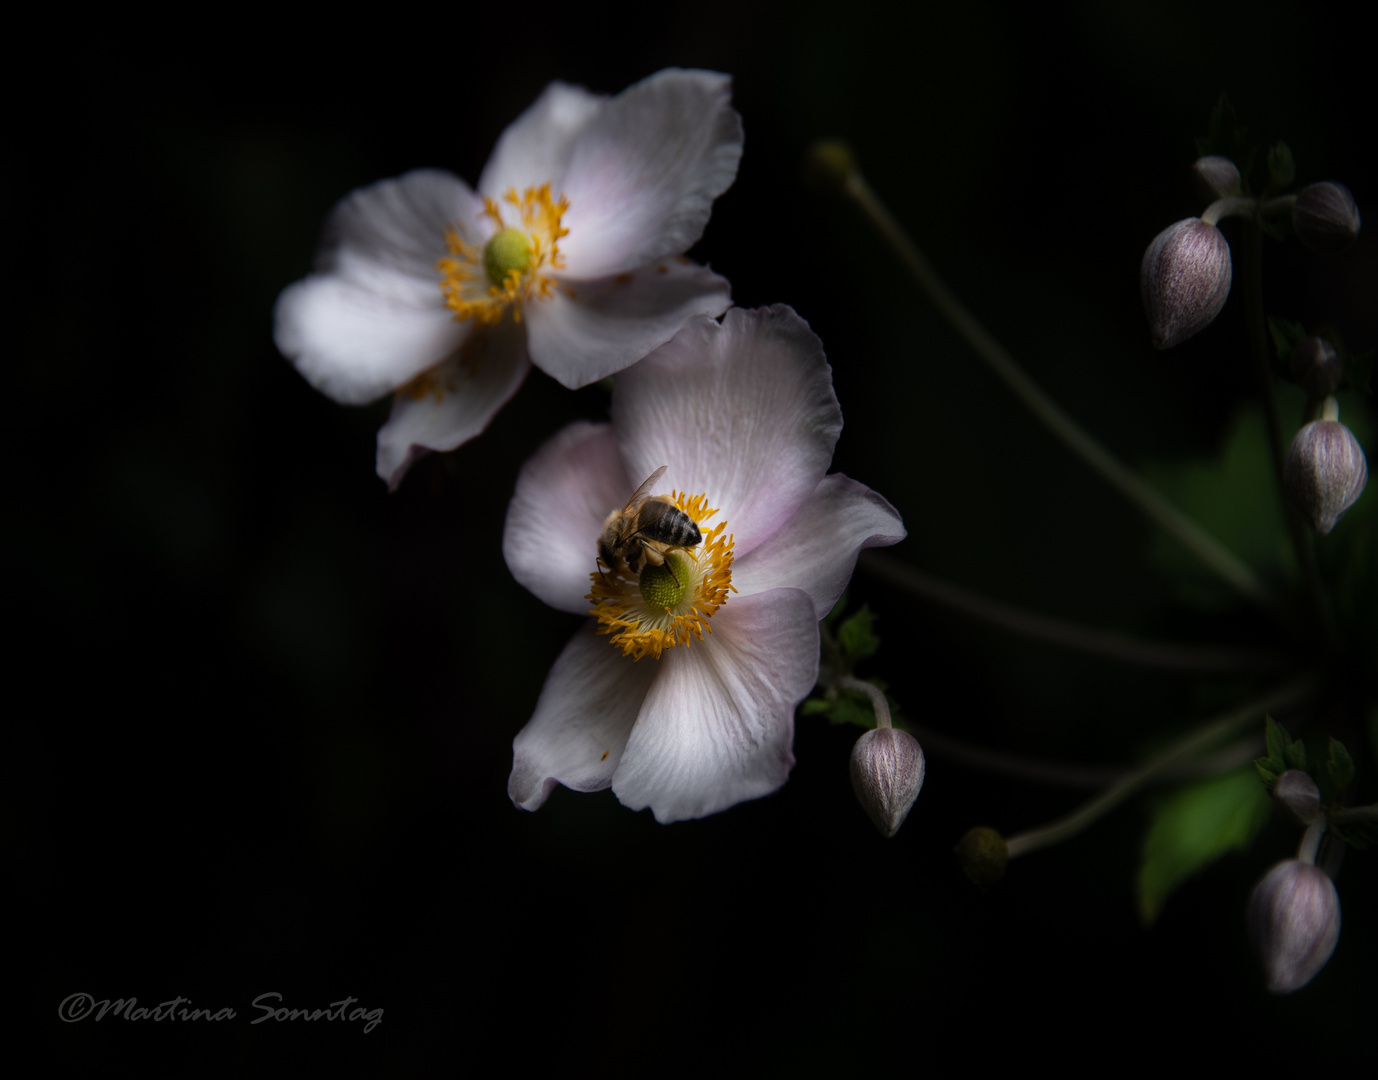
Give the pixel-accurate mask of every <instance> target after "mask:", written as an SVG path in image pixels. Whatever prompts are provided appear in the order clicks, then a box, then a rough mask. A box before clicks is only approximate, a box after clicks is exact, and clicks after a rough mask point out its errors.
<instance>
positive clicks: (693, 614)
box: [585, 492, 737, 660]
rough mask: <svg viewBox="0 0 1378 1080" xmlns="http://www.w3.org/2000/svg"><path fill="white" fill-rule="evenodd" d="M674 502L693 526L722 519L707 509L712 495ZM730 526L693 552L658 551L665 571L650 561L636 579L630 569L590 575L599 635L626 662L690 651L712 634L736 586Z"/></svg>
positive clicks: (675, 496) (675, 497) (710, 534)
mask: <svg viewBox="0 0 1378 1080" xmlns="http://www.w3.org/2000/svg"><path fill="white" fill-rule="evenodd" d="M670 498H671V501H672V502H674V504H675V505H676V506H677V507H679V508H680V509H681V510H683V511H684V512H685V513H686V514H688V515H689V517H690V518H691V519H692V520H693V522H694V524H696V525H701V524H702V522H704V521H706V520H707V519H708V518H710V517H712V516H713V515H714V514H716V513H717V510H715V509H710V508H709V507H708V496H707V495H696V496H694V497H693V498H689V497H687V496H685V495H682V494H679V493H677V492H672V493H671V496H670ZM726 528H727V523H726V522H719V523H718V524H717V525H715V526H713V528H712V529H709V530H706V531H705V530H701V531H702V532H703V540H702V542H701V543H699V544H697V545H695V546H694V547H691V548H671V549H667V550H664V551H660V549H659V548H657V549H656V550H657V551H659V553H660V554H661V555H662V556H663V558H664V565H661V566H653V565H651V564H650V561H649V559H648V560H647V565H646V566H644V567H643V568H642V570H641V573H640V574H639V575H637V576H635V577H633V576H632V575H631V574H630V573H629V572H628V571H627V570H626V568H625V565H623V566H621V567H619V568H618V569H616V570H604V571H595V572H594V573H592V574H590V575H589V580H590V581H591V582H592V583H593V590H592V592H590V593H589V594H588V596H587V597H585V599H587V600H589V601H590V602H592V604H593V608H592V609H591V610H590V612H589V614H590V615H593V616H594V617H596V618H597V619H598V633H600V634H607V635H609V637H610V638H611V639H612V644H613V645H615V646H617V647H618V648H619V649H621V650H622V655H623V656H630V657H631V658H632V659H633V660H640V659H641V658H642V657H643V656H650V657H651V658H652V659H653V660H658V659H660V654H661V653H662V652H664V651H665V650H666V649H673V648H674V647H675V646H676V645H683V646H685V647H686V648H688V646H689V644H690V642H691V641H693V640H694V639H695V638H697V639H698V640H699V641H702V640H703V633H704V631H705V630H706V631H708V633H710V634H711V633H712V632H713V628H712V627H711V626H709V625H708V620H709V619H711V618H712V617H713V615H714V614H715V613H716V612H717V610H718V608H720V607H722V606H723V604H725V603H727V594H728V593H729V592H736V591H737V590H736V589H735V588H733V586H732V540H733V538H732V537H731V536H730V535H729V536H724V535H723V534H724V531H725V530H726Z"/></svg>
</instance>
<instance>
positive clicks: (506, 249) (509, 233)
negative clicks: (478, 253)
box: [483, 226, 531, 287]
mask: <svg viewBox="0 0 1378 1080" xmlns="http://www.w3.org/2000/svg"><path fill="white" fill-rule="evenodd" d="M530 264H531V238H530V237H529V236H528V235H527V234H526V233H524V232H522V230H521V229H514V228H512V227H511V226H508V227H507V228H504V229H499V230H498V231H497V232H495V233H494V234H493V238H492V239H491V240H489V241H488V244H487V246H486V247H485V248H484V249H483V269H484V270H485V271H486V272H487V274H488V280H489V281H491V282H492V283H493V284H494V285H497V286H499V287H501V286H502V285H503V283H504V282H506V281H507V279H508V278H509V277H510V276H511V275H512V272H513V271H516V273H517V276H518V277H520V276H521V275H522V274H524V273H526V268H527V267H528V266H529V265H530Z"/></svg>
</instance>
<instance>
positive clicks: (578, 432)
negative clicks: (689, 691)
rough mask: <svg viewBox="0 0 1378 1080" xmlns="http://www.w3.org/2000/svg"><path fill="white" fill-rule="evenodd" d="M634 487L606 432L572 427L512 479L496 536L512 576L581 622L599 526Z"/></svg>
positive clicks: (601, 426)
mask: <svg viewBox="0 0 1378 1080" xmlns="http://www.w3.org/2000/svg"><path fill="white" fill-rule="evenodd" d="M635 487H636V483H635V482H629V481H628V480H627V474H626V473H625V472H624V471H623V470H622V459H621V457H620V456H619V455H618V452H617V441H616V439H614V438H613V434H612V431H611V429H610V428H609V427H608V425H607V424H591V423H588V422H587V421H579V422H577V423H573V424H570V425H569V426H568V427H567V428H565V429H564V430H563V431H561V432H560V433H559V434H558V435H556V436H555V437H554V438H552V439H551V440H549V441H548V442H547V443H546V444H545V445H544V446H542V447H541V448H540V449H539V450H537V451H536V453H535V454H534V455H533V456H532V458H531V460H529V461H528V462H527V463H526V464H525V465H523V466H522V471H521V473H520V474H519V475H518V476H517V490H516V492H515V493H514V494H513V496H512V502H511V504H510V505H509V506H508V507H507V524H506V525H505V526H504V527H503V533H502V555H503V558H504V559H506V560H507V567H508V569H509V570H511V571H512V576H513V577H514V578H516V579H517V581H518V582H519V583H520V584H522V585H525V586H526V587H527V588H528V589H530V590H531V591H532V592H533V593H534V594H535V595H536V596H538V597H540V598H541V599H542V600H544V601H545V602H546V603H547V604H549V605H550V606H551V607H554V608H559V609H560V610H561V611H570V612H574V613H576V614H580V615H583V614H586V613H587V612H588V610H589V602H588V601H587V600H586V599H584V597H585V596H587V595H588V591H589V575H590V574H591V573H593V572H594V571H595V569H596V568H597V566H596V563H597V557H598V535H599V533H601V532H602V530H603V522H604V520H605V519H606V518H607V516H608V514H609V513H611V512H612V511H613V510H617V509H619V508H621V507H622V505H623V504H624V503H626V501H627V499H628V498H629V497H630V496H631V494H632V492H633V491H634V490H635ZM608 651H609V652H616V650H615V649H613V648H612V647H611V646H609V647H608Z"/></svg>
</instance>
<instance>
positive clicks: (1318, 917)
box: [1248, 859, 1340, 994]
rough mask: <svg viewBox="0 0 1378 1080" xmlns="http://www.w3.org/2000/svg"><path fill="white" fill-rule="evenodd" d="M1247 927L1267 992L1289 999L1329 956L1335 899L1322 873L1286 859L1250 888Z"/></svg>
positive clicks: (1336, 927)
mask: <svg viewBox="0 0 1378 1080" xmlns="http://www.w3.org/2000/svg"><path fill="white" fill-rule="evenodd" d="M1248 922H1249V940H1250V941H1251V942H1252V943H1253V946H1254V951H1255V952H1256V953H1257V954H1258V958H1259V960H1260V961H1261V962H1262V964H1263V972H1264V975H1265V976H1266V978H1267V980H1268V989H1269V990H1271V991H1272V992H1273V993H1275V994H1290V993H1292V991H1294V990H1299V989H1301V988H1302V987H1303V986H1305V985H1306V984H1307V983H1309V982H1310V981H1311V980H1312V979H1313V978H1314V977H1315V976H1316V973H1317V972H1318V971H1320V970H1321V968H1323V967H1325V962H1326V961H1327V960H1329V959H1330V954H1331V953H1333V952H1334V951H1335V945H1336V943H1337V942H1338V941H1339V940H1340V896H1339V894H1338V893H1337V892H1336V891H1335V883H1334V882H1333V881H1331V880H1330V878H1329V877H1328V876H1326V873H1325V871H1324V870H1322V869H1320V868H1319V867H1318V866H1315V865H1314V864H1312V863H1309V862H1303V861H1301V860H1300V859H1288V860H1286V861H1285V862H1280V863H1278V864H1277V865H1276V866H1275V867H1273V868H1272V869H1271V870H1269V871H1268V873H1267V874H1266V875H1264V877H1263V880H1262V881H1260V882H1259V883H1258V884H1257V885H1256V886H1255V887H1254V892H1253V895H1252V896H1251V897H1250V898H1249V913H1248Z"/></svg>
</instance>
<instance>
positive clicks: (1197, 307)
mask: <svg viewBox="0 0 1378 1080" xmlns="http://www.w3.org/2000/svg"><path fill="white" fill-rule="evenodd" d="M1230 273H1231V267H1230V245H1229V244H1228V243H1226V242H1225V237H1224V236H1223V235H1221V232H1220V230H1219V229H1217V228H1216V227H1215V226H1214V225H1208V224H1206V222H1204V221H1202V220H1201V219H1200V218H1187V219H1186V220H1185V221H1179V222H1177V224H1176V225H1169V226H1168V227H1167V228H1166V229H1164V230H1163V231H1162V232H1160V233H1159V234H1158V235H1157V236H1155V237H1154V238H1153V243H1151V244H1149V245H1148V250H1147V251H1145V252H1144V261H1143V263H1142V265H1141V266H1140V267H1139V291H1140V292H1141V293H1142V295H1143V301H1144V311H1145V313H1146V314H1147V315H1148V328H1149V332H1150V333H1151V335H1152V337H1153V346H1154V348H1157V349H1170V348H1171V347H1172V346H1174V345H1176V344H1178V343H1179V342H1182V341H1185V340H1186V339H1187V338H1189V337H1191V336H1192V335H1193V334H1195V333H1197V332H1198V331H1200V330H1203V329H1205V328H1206V326H1207V325H1208V324H1209V323H1210V321H1211V320H1212V319H1214V318H1215V317H1216V316H1217V315H1219V314H1220V309H1221V308H1223V307H1224V306H1225V300H1226V298H1227V297H1228V296H1229V295H1230Z"/></svg>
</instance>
